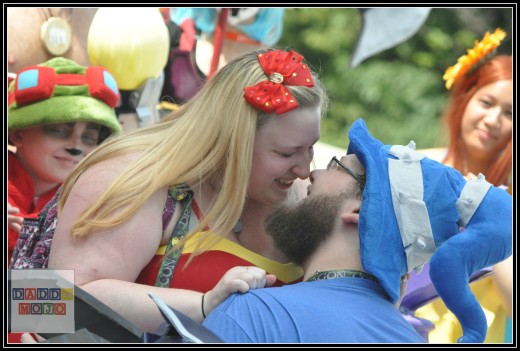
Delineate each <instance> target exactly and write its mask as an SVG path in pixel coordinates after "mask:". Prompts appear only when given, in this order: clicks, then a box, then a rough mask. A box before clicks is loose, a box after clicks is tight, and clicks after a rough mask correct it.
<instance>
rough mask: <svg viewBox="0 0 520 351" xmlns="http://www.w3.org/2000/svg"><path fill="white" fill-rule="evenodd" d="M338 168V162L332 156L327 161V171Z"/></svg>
mask: <svg viewBox="0 0 520 351" xmlns="http://www.w3.org/2000/svg"><path fill="white" fill-rule="evenodd" d="M336 168H338V164H337V163H336V160H335V159H334V157H333V158H332V159H331V160H330V161H329V164H328V165H327V171H331V170H334V169H336Z"/></svg>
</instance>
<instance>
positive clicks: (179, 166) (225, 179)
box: [59, 50, 328, 254]
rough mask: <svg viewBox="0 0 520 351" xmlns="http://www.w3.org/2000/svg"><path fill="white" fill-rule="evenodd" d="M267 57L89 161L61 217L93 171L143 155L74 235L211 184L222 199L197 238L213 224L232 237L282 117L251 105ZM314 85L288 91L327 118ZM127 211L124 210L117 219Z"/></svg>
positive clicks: (218, 79)
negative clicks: (266, 130) (261, 133)
mask: <svg viewBox="0 0 520 351" xmlns="http://www.w3.org/2000/svg"><path fill="white" fill-rule="evenodd" d="M260 52H266V50H261V51H256V52H251V53H247V54H245V55H243V56H241V57H239V58H236V59H235V60H233V61H231V62H229V63H228V64H227V65H226V66H224V67H223V68H222V69H220V70H219V71H218V72H217V73H216V74H215V75H214V76H213V77H212V78H211V79H210V80H209V81H207V82H206V84H205V85H204V87H202V89H201V90H200V91H199V92H198V93H197V94H196V96H194V97H193V98H192V99H191V100H190V101H188V102H187V103H186V104H185V105H183V106H182V108H180V109H179V110H177V111H174V112H172V113H171V114H170V115H169V116H167V117H166V118H165V119H164V120H163V121H161V122H159V123H157V124H155V125H152V126H150V127H147V128H143V129H138V130H136V131H133V132H130V133H127V134H123V135H121V136H117V137H115V138H113V139H110V140H108V141H106V142H105V143H104V144H103V145H101V146H99V147H98V148H97V149H96V150H94V152H92V153H91V154H89V156H88V157H87V158H85V159H84V160H83V162H81V163H80V164H79V165H78V166H77V167H76V168H75V170H74V171H73V172H72V173H71V174H70V176H69V177H68V179H67V181H66V182H65V184H64V187H63V190H62V193H61V195H60V199H59V211H61V210H62V209H63V206H64V204H65V201H66V200H67V197H68V196H69V194H70V192H71V190H72V187H73V186H74V184H75V183H76V181H77V180H78V178H79V177H80V176H81V174H82V173H83V172H84V171H85V170H86V169H87V168H89V167H91V166H92V165H95V164H97V163H99V162H102V161H105V160H108V159H111V158H113V157H114V156H118V155H122V154H128V153H131V152H136V151H139V152H141V154H140V155H139V157H138V158H137V159H136V160H135V161H134V162H132V163H130V164H129V165H128V166H127V167H126V169H125V170H124V171H123V172H122V173H121V174H120V175H119V176H118V177H117V178H116V179H115V180H114V181H113V183H112V184H111V185H110V186H109V187H108V189H107V190H106V191H105V192H104V193H103V194H102V195H101V196H100V197H99V198H98V199H96V200H95V201H94V203H93V204H92V205H91V206H90V207H89V208H88V209H87V210H85V211H84V212H83V213H82V214H81V215H80V217H79V218H78V219H77V220H76V221H75V222H74V224H73V227H72V235H73V236H84V235H87V234H89V233H90V232H91V231H92V230H94V229H104V228H110V227H114V226H117V225H119V224H122V223H124V222H125V221H127V220H128V219H129V218H130V217H131V216H132V215H133V214H134V213H135V212H136V211H137V210H138V209H139V208H140V207H141V206H143V204H144V203H145V201H146V200H147V199H148V198H149V197H150V196H151V195H152V194H154V193H155V192H156V191H157V190H159V189H161V188H164V187H171V186H178V185H181V184H190V185H192V186H197V185H200V184H202V183H203V182H207V181H209V182H211V184H212V185H213V186H214V187H215V188H216V193H217V195H216V198H215V200H214V202H213V203H212V205H211V209H210V210H209V211H208V213H206V214H205V215H204V218H202V219H201V221H200V222H199V224H198V225H197V226H196V228H194V229H193V230H192V231H191V232H190V233H189V234H193V233H196V232H199V231H201V230H202V229H203V228H204V227H205V226H206V225H208V223H212V228H211V229H212V231H213V232H215V233H217V234H221V235H222V234H225V233H228V232H229V231H231V229H232V228H233V226H234V225H235V223H236V222H237V220H238V219H239V218H240V216H241V213H242V210H243V207H244V203H245V198H246V194H247V188H248V183H249V177H250V170H251V165H252V155H253V145H254V139H255V133H256V130H257V128H260V127H261V126H262V125H263V123H264V122H265V120H266V119H267V118H271V117H272V116H276V115H274V114H266V113H263V112H260V111H258V110H256V109H255V108H253V107H252V106H250V105H249V104H248V103H247V102H246V100H245V99H244V98H243V94H244V88H245V87H247V86H253V85H255V84H257V83H258V82H260V81H263V80H266V79H267V77H266V75H265V73H264V71H263V70H262V68H261V67H260V65H259V63H258V59H257V56H256V55H257V54H258V53H260ZM313 79H314V87H313V88H308V87H300V86H287V88H288V89H289V90H290V91H291V93H292V94H293V95H294V97H295V99H296V101H297V102H298V105H299V107H298V108H308V107H313V106H321V108H322V109H321V111H322V115H323V114H324V113H325V110H326V109H327V106H328V98H327V95H326V92H325V90H324V87H323V85H322V84H321V82H320V81H319V79H318V77H317V76H316V74H313ZM282 118H283V117H282ZM120 208H123V210H122V211H117V212H116V210H118V209H120ZM195 251H197V250H195ZM197 252H199V251H197ZM199 253H200V252H199ZM195 254H196V253H195Z"/></svg>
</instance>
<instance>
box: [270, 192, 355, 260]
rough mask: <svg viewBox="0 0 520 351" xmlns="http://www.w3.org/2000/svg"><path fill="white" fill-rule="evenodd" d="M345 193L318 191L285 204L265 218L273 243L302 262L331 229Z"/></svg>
mask: <svg viewBox="0 0 520 351" xmlns="http://www.w3.org/2000/svg"><path fill="white" fill-rule="evenodd" d="M344 200H345V197H344V195H343V196H342V195H341V194H339V195H317V196H314V197H308V198H306V199H304V200H303V201H301V202H300V203H298V204H287V203H285V204H282V205H280V206H279V207H278V208H276V209H275V210H274V211H273V212H272V213H271V215H269V216H268V217H267V219H266V231H267V233H268V234H269V235H271V237H272V238H273V242H274V246H275V247H276V248H277V249H278V250H280V251H281V252H282V253H283V254H284V255H285V256H286V257H287V259H289V260H290V261H291V262H293V263H295V264H298V265H302V264H303V263H304V262H305V261H306V260H307V259H308V258H309V257H310V256H311V255H312V253H313V252H314V251H315V250H316V248H317V247H318V245H319V244H320V243H321V242H322V241H323V240H325V239H326V238H327V237H328V236H329V234H330V233H331V232H332V229H333V228H334V225H335V223H336V215H337V213H338V211H339V209H340V207H341V205H342V204H343V201H344Z"/></svg>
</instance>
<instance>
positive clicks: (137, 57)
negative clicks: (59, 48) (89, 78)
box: [87, 7, 170, 90]
mask: <svg viewBox="0 0 520 351" xmlns="http://www.w3.org/2000/svg"><path fill="white" fill-rule="evenodd" d="M87 46H88V56H89V58H90V61H91V62H92V64H93V65H101V66H103V67H105V68H106V69H108V70H109V71H110V73H112V75H113V76H114V78H115V79H116V81H117V85H118V86H119V88H120V89H121V90H135V89H136V88H138V87H139V86H140V85H141V84H143V83H144V82H145V80H146V79H148V78H157V77H159V75H160V74H161V72H162V71H163V69H164V67H165V66H166V63H167V61H168V53H169V49H170V35H169V33H168V28H167V27H166V24H165V23H164V19H163V17H162V15H161V13H160V11H159V8H157V7H142V8H99V9H98V10H97V12H96V14H95V16H94V18H93V20H92V24H91V26H90V30H89V33H88V40H87Z"/></svg>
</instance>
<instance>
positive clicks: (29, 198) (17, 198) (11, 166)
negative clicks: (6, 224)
mask: <svg viewBox="0 0 520 351" xmlns="http://www.w3.org/2000/svg"><path fill="white" fill-rule="evenodd" d="M7 162H8V163H7V202H8V203H9V204H10V205H11V206H14V207H17V208H18V209H20V212H19V213H18V214H17V216H20V217H24V218H37V217H38V215H39V214H40V211H41V210H42V209H43V208H44V207H45V205H46V204H47V202H49V201H50V200H51V199H52V197H53V196H54V194H56V191H57V190H58V188H59V187H60V184H58V185H57V186H56V187H55V188H54V189H52V190H51V191H49V192H47V193H45V194H43V195H41V196H40V197H39V198H38V200H37V201H36V203H34V198H35V196H36V193H35V190H34V185H33V181H32V179H31V177H30V176H29V174H28V173H27V171H26V170H25V168H24V166H23V165H22V163H21V162H20V161H19V160H18V158H16V155H15V154H14V153H13V152H11V151H9V155H8V161H7ZM17 240H18V233H17V232H16V230H14V229H11V228H9V231H8V239H7V244H8V248H9V252H8V261H7V262H8V263H9V262H10V261H11V256H12V254H13V250H14V247H15V245H16V241H17Z"/></svg>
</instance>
